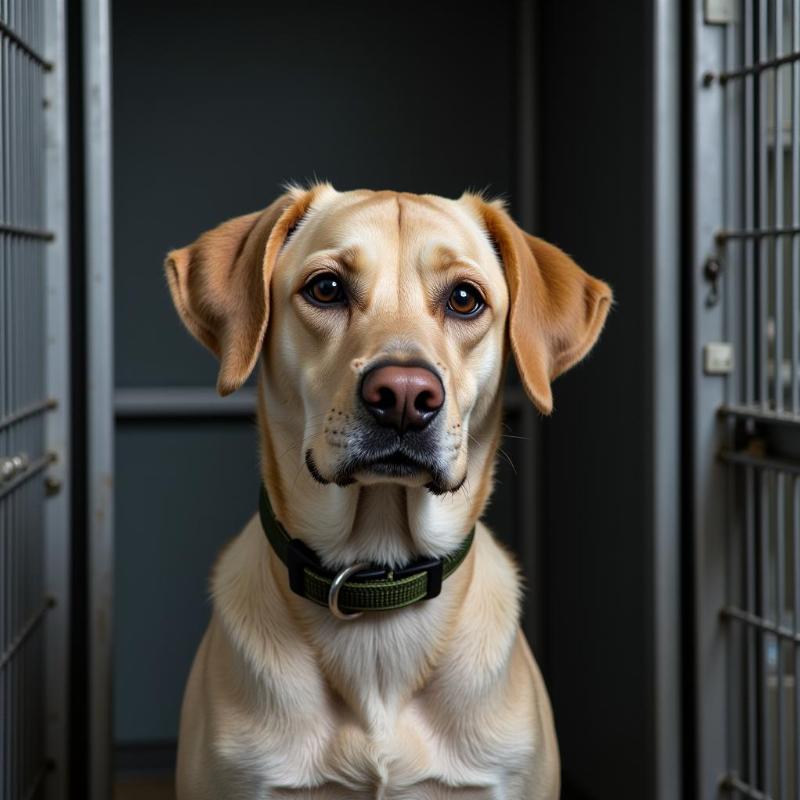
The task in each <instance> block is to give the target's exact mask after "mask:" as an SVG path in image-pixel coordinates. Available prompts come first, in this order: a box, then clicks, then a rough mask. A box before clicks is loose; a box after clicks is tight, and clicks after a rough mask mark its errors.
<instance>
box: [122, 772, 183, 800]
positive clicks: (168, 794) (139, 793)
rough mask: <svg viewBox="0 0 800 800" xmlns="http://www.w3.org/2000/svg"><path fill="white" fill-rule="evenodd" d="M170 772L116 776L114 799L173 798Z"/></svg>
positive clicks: (172, 777)
mask: <svg viewBox="0 0 800 800" xmlns="http://www.w3.org/2000/svg"><path fill="white" fill-rule="evenodd" d="M174 782H175V779H174V776H173V775H172V774H166V775H146V776H142V775H137V776H131V777H129V778H127V777H126V778H123V777H117V779H116V781H115V783H114V800H175V785H174Z"/></svg>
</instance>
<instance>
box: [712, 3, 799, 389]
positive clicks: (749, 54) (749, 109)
mask: <svg viewBox="0 0 800 800" xmlns="http://www.w3.org/2000/svg"><path fill="white" fill-rule="evenodd" d="M742 35H743V37H744V46H743V51H744V60H745V61H746V62H750V61H752V60H753V37H754V31H753V0H745V8H744V28H743V32H742ZM755 83H756V78H755V75H753V74H751V75H748V76H747V77H746V79H745V84H744V90H745V92H744V95H745V96H744V129H745V130H744V226H745V230H753V229H754V228H755V193H756V187H755V163H754V160H755V141H756V121H755V119H756V118H755V94H756V86H755ZM797 227H798V230H799V231H800V223H798V226H797ZM742 238H743V239H744V275H743V283H744V298H743V301H744V332H743V338H744V346H743V347H742V350H743V352H744V360H745V367H744V373H745V374H744V401H745V403H752V402H753V401H754V399H755V353H754V348H753V337H752V333H753V330H754V325H755V321H754V315H753V310H754V309H753V301H752V298H753V297H755V292H754V280H755V279H754V275H753V272H754V268H755V267H754V264H755V260H756V244H755V241H754V240H753V239H752V238H750V237H742ZM717 241H718V242H719V243H724V242H725V241H726V240H725V239H724V238H722V239H720V238H719V236H718V237H717Z"/></svg>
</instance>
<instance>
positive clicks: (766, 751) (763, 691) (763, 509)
mask: <svg viewBox="0 0 800 800" xmlns="http://www.w3.org/2000/svg"><path fill="white" fill-rule="evenodd" d="M763 1H764V0H762V2H763ZM768 478H769V475H768V474H767V473H765V472H763V471H761V472H759V473H758V477H757V483H758V495H759V505H758V510H759V524H758V531H757V534H758V558H759V565H758V573H759V574H758V588H759V597H758V608H759V610H760V615H759V616H758V618H759V619H763V620H764V621H765V622H766V619H765V615H766V613H767V608H768V603H769V594H768V591H767V587H768V582H769V540H768V533H767V532H768V530H769V503H768V497H769V486H768V484H767V481H768ZM733 618H734V619H737V617H733ZM738 619H740V620H741V618H738ZM742 621H743V620H742ZM758 633H759V636H758V645H759V647H758V649H759V654H758V658H759V665H758V666H759V722H758V734H759V759H760V762H761V785H762V786H763V788H764V791H765V792H766V793H767V794H769V793H770V789H771V780H770V777H771V776H770V769H769V763H770V762H769V757H770V754H771V752H772V741H771V740H772V737H771V736H770V725H769V718H770V714H769V640H768V639H767V630H765V628H764V626H763V625H761V626H759V627H758Z"/></svg>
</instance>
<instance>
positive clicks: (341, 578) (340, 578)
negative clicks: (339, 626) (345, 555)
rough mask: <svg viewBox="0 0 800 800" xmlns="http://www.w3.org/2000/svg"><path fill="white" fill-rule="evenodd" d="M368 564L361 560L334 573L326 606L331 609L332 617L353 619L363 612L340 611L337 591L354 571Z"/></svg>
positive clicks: (364, 567) (359, 570)
mask: <svg viewBox="0 0 800 800" xmlns="http://www.w3.org/2000/svg"><path fill="white" fill-rule="evenodd" d="M369 566H370V565H369V564H367V563H364V562H361V563H359V564H353V565H352V566H350V567H345V568H344V569H343V570H340V571H339V572H338V573H337V574H336V577H335V578H334V579H333V582H332V583H331V588H330V589H329V590H328V608H329V609H330V610H331V614H333V616H334V617H337V618H338V619H355V618H356V617H360V616H361V615H362V614H363V613H364V612H363V611H357V612H356V613H355V614H346V613H345V612H344V611H342V610H341V609H340V608H339V592H340V591H341V590H342V586H344V583H345V581H346V580H347V579H348V578H349V577H350V576H351V575H353V574H355V573H356V572H361V570H364V569H367V567H369Z"/></svg>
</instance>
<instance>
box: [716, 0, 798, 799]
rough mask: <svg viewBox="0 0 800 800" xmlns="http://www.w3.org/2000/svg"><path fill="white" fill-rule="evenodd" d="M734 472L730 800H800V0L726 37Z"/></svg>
mask: <svg viewBox="0 0 800 800" xmlns="http://www.w3.org/2000/svg"><path fill="white" fill-rule="evenodd" d="M725 36H726V42H725V51H726V65H725V69H724V70H723V71H721V72H719V73H718V74H716V75H708V76H707V81H708V85H714V84H715V85H716V86H717V87H718V90H719V91H721V92H722V93H723V102H724V106H725V113H724V115H723V118H724V120H725V123H724V130H723V131H722V132H721V133H722V142H723V147H724V148H725V164H726V167H725V176H724V179H725V187H724V196H725V198H726V204H725V205H726V207H725V210H724V216H725V226H724V228H723V229H722V230H720V231H718V232H717V234H716V247H717V248H718V252H719V254H720V259H721V261H722V263H723V265H724V270H725V278H724V280H725V281H726V287H725V292H724V293H723V294H722V295H721V297H722V302H723V309H722V311H723V315H724V320H725V322H724V324H725V330H726V338H727V339H728V341H729V342H730V343H731V344H732V345H733V348H734V352H735V353H736V354H737V358H736V359H735V360H734V367H733V372H732V373H731V374H730V376H729V377H728V380H727V382H726V390H725V393H726V408H725V410H726V412H727V415H728V419H729V421H730V422H729V425H728V428H727V435H728V437H729V442H730V444H729V449H726V450H725V451H724V452H723V458H724V460H726V461H727V462H729V463H730V465H731V466H730V474H729V481H728V490H727V491H728V519H727V522H726V527H727V531H728V534H727V537H728V538H727V564H726V569H727V604H726V605H725V606H724V607H723V608H722V609H720V632H721V635H722V636H723V637H724V640H725V646H726V650H727V653H728V687H729V690H728V694H727V697H728V708H727V719H728V730H727V731H726V732H725V735H726V736H727V740H728V771H727V774H726V775H725V776H724V777H723V779H722V782H721V785H722V788H723V790H724V791H726V792H727V793H728V795H729V796H732V797H747V798H758V799H759V800H761V799H764V800H767V799H768V800H800V775H799V774H798V771H799V770H800V693H799V692H798V687H799V686H800V393H799V392H798V383H799V380H798V379H799V377H800V375H799V370H798V361H799V360H800V353H799V352H798V348H800V329H799V327H798V315H800V240H799V237H800V0H740V2H739V3H738V13H737V14H736V15H735V19H734V21H733V22H732V23H730V24H729V25H728V26H727V29H726V33H725Z"/></svg>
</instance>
